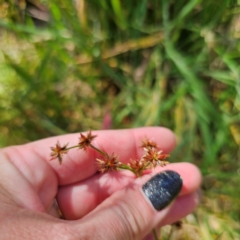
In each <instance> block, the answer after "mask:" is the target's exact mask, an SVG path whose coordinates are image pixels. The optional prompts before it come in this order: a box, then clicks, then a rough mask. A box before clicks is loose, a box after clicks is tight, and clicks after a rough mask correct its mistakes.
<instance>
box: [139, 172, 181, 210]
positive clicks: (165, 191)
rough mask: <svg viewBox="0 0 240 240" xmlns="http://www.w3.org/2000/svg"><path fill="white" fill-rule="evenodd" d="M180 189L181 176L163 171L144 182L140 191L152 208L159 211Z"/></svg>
mask: <svg viewBox="0 0 240 240" xmlns="http://www.w3.org/2000/svg"><path fill="white" fill-rule="evenodd" d="M181 188H182V178H181V176H180V175H179V174H178V173H176V172H174V171H165V172H161V173H159V174H157V175H155V176H154V177H153V178H151V179H150V180H149V181H148V182H146V183H145V184H144V185H143V187H142V190H143V192H144V194H145V195H146V196H147V197H148V199H149V200H150V202H151V203H152V205H153V207H154V208H155V209H156V210H158V211H160V210H162V209H163V208H165V207H166V206H167V205H168V204H170V203H171V202H172V200H173V199H174V198H175V197H176V196H177V195H178V194H179V192H180V191H181Z"/></svg>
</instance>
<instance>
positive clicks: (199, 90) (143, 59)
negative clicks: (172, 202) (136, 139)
mask: <svg viewBox="0 0 240 240" xmlns="http://www.w3.org/2000/svg"><path fill="white" fill-rule="evenodd" d="M72 2H73V1H71V2H70V1H63V0H58V1H56V0H53V1H51V3H46V6H47V7H48V9H49V11H50V14H51V20H50V21H49V22H48V24H47V26H45V27H41V28H37V27H35V26H34V24H33V22H32V21H31V19H30V18H29V17H27V16H25V20H23V19H24V18H23V15H21V14H20V11H19V9H17V7H16V6H14V5H12V4H11V3H5V5H4V2H2V1H0V9H1V10H0V11H1V12H0V13H1V14H0V17H1V21H0V27H1V35H0V50H1V52H0V72H1V78H0V101H1V104H0V111H1V119H0V132H1V134H0V145H1V146H2V147H3V146H6V145H11V144H21V143H24V142H28V141H32V140H36V139H39V138H44V137H49V136H52V135H58V134H63V133H66V132H79V131H84V130H88V129H101V128H102V127H103V119H104V118H105V117H106V116H107V115H108V116H109V115H110V116H111V118H112V125H111V128H129V127H138V126H151V125H155V126H166V127H169V128H170V129H172V130H173V131H174V132H175V133H176V135H177V138H178V146H177V148H176V150H175V151H174V152H173V154H172V157H171V159H172V161H176V162H179V161H189V162H193V163H195V164H196V165H198V166H199V167H200V169H201V171H202V173H203V174H204V176H205V177H204V184H203V188H204V195H205V196H207V197H208V198H207V199H211V200H212V201H216V202H217V203H218V201H220V200H221V199H225V200H224V201H223V202H226V203H224V204H226V205H227V206H228V205H229V204H230V206H231V207H230V208H228V207H225V205H224V207H220V208H219V209H220V210H216V211H215V212H214V211H213V212H211V211H210V210H211V209H212V208H211V207H210V208H209V206H208V205H207V204H205V202H204V203H203V204H202V206H201V209H203V210H202V211H203V212H204V211H205V212H204V213H205V214H209V219H210V218H211V216H215V217H216V219H219V218H221V219H226V221H227V222H229V223H230V226H229V228H228V229H227V230H226V233H225V232H224V231H225V230H221V229H219V228H217V230H216V229H215V230H214V231H212V229H213V227H212V226H211V224H208V223H207V221H208V219H205V220H204V219H203V217H202V215H201V214H202V213H201V214H199V215H198V216H197V217H196V219H197V220H196V225H197V226H198V227H199V231H200V232H201V233H202V234H203V232H204V230H203V229H202V228H203V227H202V226H203V225H204V229H205V233H204V234H205V235H204V234H203V235H204V237H202V239H210V237H211V239H228V238H224V237H222V238H221V234H222V232H224V234H229V236H230V237H229V239H238V238H239V237H240V227H239V225H237V224H236V223H237V222H239V220H240V211H239V208H238V206H239V192H238V184H239V181H240V177H239V167H240V165H239V164H240V162H239V156H238V155H239V146H240V112H239V111H240V72H239V60H240V44H239V43H240V41H239V38H240V28H239V23H240V18H239V17H240V16H239V12H240V5H239V3H238V1H236V0H232V1H230V0H229V1H227V0H226V1H221V3H220V2H219V1H217V0H211V1H207V0H202V1H200V0H188V1H187V0H178V1H165V0H163V1H160V0H149V1H147V0H138V1H136V0H134V1H128V0H123V1H119V0H111V1H98V0H92V1H82V2H83V3H84V5H82V6H78V8H76V6H74V5H73V4H72ZM219 199H220V200H219ZM221 206H222V205H221ZM207 216H208V215H207ZM204 221H205V222H204ZM216 221H217V220H216ZM207 226H208V227H207ZM206 229H207V230H206ZM206 231H207V233H206ZM203 235H202V236H203ZM206 236H208V237H209V236H210V237H209V238H208V237H206ZM222 236H225V235H222ZM196 239H197V238H196Z"/></svg>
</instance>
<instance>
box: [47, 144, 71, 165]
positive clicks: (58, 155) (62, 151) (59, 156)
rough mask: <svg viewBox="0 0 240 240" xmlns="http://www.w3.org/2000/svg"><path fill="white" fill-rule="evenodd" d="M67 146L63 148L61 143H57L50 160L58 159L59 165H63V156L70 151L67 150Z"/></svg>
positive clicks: (52, 148)
mask: <svg viewBox="0 0 240 240" xmlns="http://www.w3.org/2000/svg"><path fill="white" fill-rule="evenodd" d="M67 145H68V143H67V144H65V145H64V146H63V147H61V145H60V143H59V141H58V142H57V144H56V146H55V147H51V150H52V152H51V154H50V156H51V159H50V160H54V159H56V158H57V159H58V161H59V163H60V164H62V156H63V155H64V154H67V152H68V150H67Z"/></svg>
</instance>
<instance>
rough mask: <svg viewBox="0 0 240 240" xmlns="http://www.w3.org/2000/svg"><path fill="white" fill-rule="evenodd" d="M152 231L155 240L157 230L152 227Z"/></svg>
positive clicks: (156, 238)
mask: <svg viewBox="0 0 240 240" xmlns="http://www.w3.org/2000/svg"><path fill="white" fill-rule="evenodd" d="M152 232H153V235H154V238H155V240H158V236H157V231H156V229H155V228H154V229H153V230H152Z"/></svg>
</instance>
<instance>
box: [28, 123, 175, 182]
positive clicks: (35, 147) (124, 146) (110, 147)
mask: <svg viewBox="0 0 240 240" xmlns="http://www.w3.org/2000/svg"><path fill="white" fill-rule="evenodd" d="M93 134H94V135H95V134H96V135H97V138H96V139H94V142H93V144H94V145H95V146H97V147H98V148H99V149H101V150H103V151H105V152H107V153H109V154H112V153H115V154H116V155H118V156H119V160H120V161H121V162H127V161H129V159H130V158H138V157H140V156H141V155H142V149H141V148H140V147H139V146H140V145H141V141H142V140H143V139H144V138H145V137H148V138H149V139H151V140H153V141H156V143H157V144H158V145H159V146H160V147H161V149H162V150H163V151H164V152H166V153H168V152H170V151H171V150H172V149H173V148H174V146H175V137H174V134H173V133H172V132H171V131H170V130H168V129H166V128H162V127H145V128H136V129H126V130H105V131H94V132H93ZM78 137H79V134H69V135H64V136H59V137H53V138H49V139H44V140H41V141H37V142H34V143H31V144H28V145H27V146H26V147H27V149H28V151H32V152H34V153H35V155H36V157H37V158H39V157H40V158H41V159H42V160H45V161H47V162H48V163H49V164H50V165H51V167H52V168H53V169H54V171H55V172H56V174H57V176H58V180H59V185H67V184H71V183H74V182H77V181H81V180H83V179H86V178H88V177H90V176H92V175H94V174H95V173H96V171H97V169H96V163H95V161H96V158H100V157H102V156H101V155H100V154H99V153H98V152H96V151H95V150H94V149H92V148H89V149H88V150H87V151H84V150H75V149H73V150H71V151H69V153H68V154H67V155H64V159H63V163H62V165H59V163H58V161H57V160H56V161H49V159H50V157H49V154H50V152H48V150H49V149H50V147H51V146H54V145H55V144H56V142H57V141H59V142H60V144H61V145H64V144H66V143H69V145H68V146H72V145H77V143H78ZM23 155H26V153H23ZM29 161H33V160H32V159H31V160H30V159H29Z"/></svg>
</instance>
